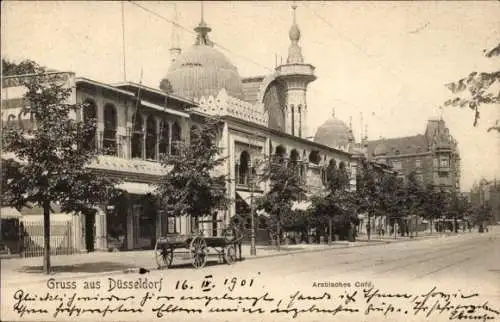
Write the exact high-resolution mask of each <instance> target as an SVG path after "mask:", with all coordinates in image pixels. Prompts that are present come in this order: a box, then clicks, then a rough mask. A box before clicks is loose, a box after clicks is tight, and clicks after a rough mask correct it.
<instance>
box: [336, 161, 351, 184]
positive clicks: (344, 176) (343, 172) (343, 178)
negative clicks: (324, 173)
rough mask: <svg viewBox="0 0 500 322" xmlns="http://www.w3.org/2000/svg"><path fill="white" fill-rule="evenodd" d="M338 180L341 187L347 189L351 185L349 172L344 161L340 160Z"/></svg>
mask: <svg viewBox="0 0 500 322" xmlns="http://www.w3.org/2000/svg"><path fill="white" fill-rule="evenodd" d="M337 180H338V185H339V188H341V189H346V188H347V187H348V186H349V173H348V170H347V167H346V164H345V162H344V161H340V164H339V169H338V176H337Z"/></svg>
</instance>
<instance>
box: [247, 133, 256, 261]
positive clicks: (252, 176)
mask: <svg viewBox="0 0 500 322" xmlns="http://www.w3.org/2000/svg"><path fill="white" fill-rule="evenodd" d="M250 136H252V142H253V138H254V136H253V135H252V134H249V135H248V149H249V150H250V151H252V146H251V144H250V140H251V139H250ZM252 154H253V153H250V169H249V173H248V185H249V188H250V218H251V227H250V256H255V255H257V249H256V247H255V205H254V192H255V183H256V179H257V178H256V174H254V169H255V166H256V165H257V162H256V160H253V158H252ZM255 171H256V170H255Z"/></svg>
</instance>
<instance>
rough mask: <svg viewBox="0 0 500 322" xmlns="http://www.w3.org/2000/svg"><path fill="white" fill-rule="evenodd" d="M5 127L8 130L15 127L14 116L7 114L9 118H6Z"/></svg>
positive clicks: (15, 120)
mask: <svg viewBox="0 0 500 322" xmlns="http://www.w3.org/2000/svg"><path fill="white" fill-rule="evenodd" d="M7 127H9V128H15V127H17V119H16V116H15V115H14V114H9V116H8V117H7Z"/></svg>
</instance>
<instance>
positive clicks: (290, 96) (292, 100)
mask: <svg viewBox="0 0 500 322" xmlns="http://www.w3.org/2000/svg"><path fill="white" fill-rule="evenodd" d="M292 9H293V24H292V27H291V28H290V31H289V33H288V36H289V38H290V42H291V44H290V47H289V49H288V58H287V61H286V64H282V65H280V66H278V67H276V73H277V78H278V79H279V80H280V81H281V82H282V83H283V85H284V87H285V91H286V107H285V108H286V110H285V127H286V133H288V134H291V135H295V136H299V137H302V138H307V137H308V136H309V133H308V131H307V100H306V93H307V85H308V84H309V83H310V82H312V81H314V80H315V79H316V76H315V75H314V69H315V68H314V66H312V65H310V64H304V57H303V56H302V49H301V48H300V46H299V44H298V43H299V40H300V30H299V27H298V26H297V20H296V12H295V11H296V9H297V5H296V4H295V3H294V4H293V5H292Z"/></svg>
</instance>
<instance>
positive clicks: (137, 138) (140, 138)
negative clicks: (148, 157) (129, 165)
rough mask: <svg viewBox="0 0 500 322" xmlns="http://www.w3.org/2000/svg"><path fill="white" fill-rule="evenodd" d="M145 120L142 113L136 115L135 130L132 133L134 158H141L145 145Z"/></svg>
mask: <svg viewBox="0 0 500 322" xmlns="http://www.w3.org/2000/svg"><path fill="white" fill-rule="evenodd" d="M143 127H144V126H143V119H142V115H141V114H140V113H136V115H135V120H134V129H133V132H132V158H141V159H142V157H143V155H142V149H143V145H144V128H143Z"/></svg>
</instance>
